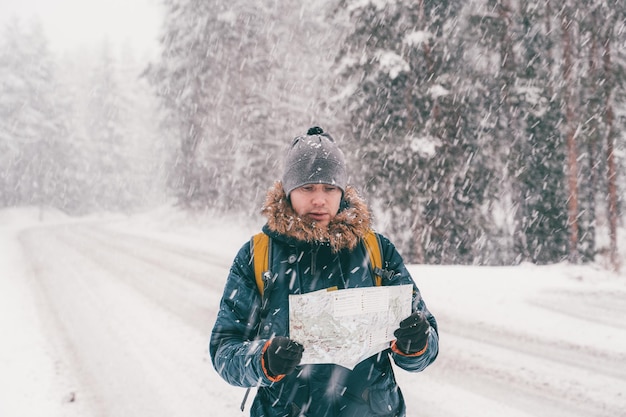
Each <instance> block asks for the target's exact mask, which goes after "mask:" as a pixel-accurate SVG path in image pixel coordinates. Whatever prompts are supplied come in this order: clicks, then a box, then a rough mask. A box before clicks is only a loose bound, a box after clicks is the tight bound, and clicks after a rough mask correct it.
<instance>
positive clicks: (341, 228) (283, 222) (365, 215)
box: [261, 181, 372, 252]
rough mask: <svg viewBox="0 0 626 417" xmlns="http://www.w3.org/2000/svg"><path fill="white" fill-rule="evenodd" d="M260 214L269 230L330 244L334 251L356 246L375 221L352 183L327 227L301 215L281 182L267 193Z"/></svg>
mask: <svg viewBox="0 0 626 417" xmlns="http://www.w3.org/2000/svg"><path fill="white" fill-rule="evenodd" d="M261 213H262V214H264V215H265V216H266V217H267V225H266V227H267V228H268V229H269V230H270V231H272V232H275V233H278V234H281V235H284V236H286V237H287V238H291V239H295V240H298V241H303V242H308V243H315V242H320V243H328V244H329V245H330V247H331V248H332V250H333V252H339V251H340V250H342V249H349V250H351V249H354V248H355V247H356V245H357V244H358V243H359V241H360V239H362V238H363V236H365V234H366V232H367V231H368V230H369V229H370V228H371V223H372V219H371V215H370V211H369V209H368V207H367V204H366V203H365V201H363V199H362V198H361V197H360V196H359V195H358V193H357V191H356V189H354V188H353V187H351V186H347V187H346V190H345V193H344V195H343V201H342V204H341V208H340V209H339V213H337V215H336V216H335V217H334V218H333V219H332V220H331V221H330V223H329V224H328V228H320V227H317V225H316V223H315V222H310V221H308V220H307V219H303V218H301V217H300V216H298V215H297V214H296V212H295V210H294V209H293V208H292V207H291V203H290V202H289V201H288V200H287V195H286V194H285V191H284V189H283V185H282V183H281V182H280V181H277V182H276V183H274V186H273V187H272V188H270V189H269V191H268V192H267V197H266V199H265V204H264V205H263V209H262V210H261Z"/></svg>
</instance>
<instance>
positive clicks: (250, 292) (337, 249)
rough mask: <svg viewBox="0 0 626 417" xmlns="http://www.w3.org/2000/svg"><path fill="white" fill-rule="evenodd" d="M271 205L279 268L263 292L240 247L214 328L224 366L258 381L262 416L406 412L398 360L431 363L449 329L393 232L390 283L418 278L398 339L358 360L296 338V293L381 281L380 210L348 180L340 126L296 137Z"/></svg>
mask: <svg viewBox="0 0 626 417" xmlns="http://www.w3.org/2000/svg"><path fill="white" fill-rule="evenodd" d="M263 214H264V215H265V216H266V217H267V223H266V224H265V226H264V227H263V232H264V233H265V234H267V235H268V236H269V237H270V238H271V248H272V249H271V260H270V265H269V268H270V273H269V274H266V275H265V277H266V280H265V286H264V288H263V291H262V293H263V294H261V291H260V289H259V288H258V286H257V283H256V280H255V273H254V266H253V264H254V262H253V259H252V255H253V253H252V251H251V247H250V244H245V245H244V246H243V247H242V248H241V249H240V250H239V253H238V254H237V256H236V258H235V260H234V262H233V265H232V267H231V269H230V272H229V276H228V279H227V282H226V286H225V289H224V295H223V297H222V301H221V305H220V311H219V313H218V317H217V320H216V322H215V326H214V328H213V332H212V335H211V342H210V354H211V359H212V361H213V365H214V367H215V369H216V370H217V372H218V373H219V374H220V375H221V377H222V378H224V380H226V381H227V382H228V383H230V384H232V385H235V386H240V387H258V390H257V395H256V397H255V399H254V402H253V404H252V407H251V409H250V415H251V416H253V417H260V416H264V417H278V416H280V417H287V416H289V417H295V416H302V417H304V416H306V417H323V416H325V417H332V416H342V417H348V416H350V417H366V416H389V417H392V416H393V417H399V416H405V414H406V407H405V402H404V399H403V397H402V393H401V391H400V389H399V387H398V386H397V383H396V381H395V377H394V373H393V369H392V364H391V360H393V361H394V362H395V363H396V365H397V366H398V367H399V368H402V369H404V370H407V371H413V372H418V371H422V370H423V369H425V368H426V367H427V366H428V365H430V364H431V363H432V362H433V361H434V360H435V358H436V357H437V354H438V351H439V338H438V332H437V322H436V321H435V318H434V317H433V316H432V314H431V313H430V312H429V311H428V309H427V308H426V305H425V304H424V301H423V300H422V298H421V296H420V294H419V290H418V289H417V287H416V286H415V283H414V282H413V280H412V278H411V276H410V274H409V272H408V271H407V269H406V267H405V265H404V263H403V261H402V258H401V256H400V254H399V253H398V252H397V251H396V249H395V247H394V246H393V244H392V243H391V242H390V241H389V240H388V239H387V238H385V237H384V236H382V235H378V239H379V242H380V248H381V252H382V258H383V268H384V270H385V271H386V273H385V274H384V275H385V279H384V280H383V282H382V285H403V284H412V285H413V303H412V314H411V315H410V317H408V318H406V319H405V320H402V321H401V322H400V323H399V324H398V330H396V332H395V333H394V335H395V337H396V338H397V339H396V340H395V341H393V342H392V344H391V346H390V347H389V348H388V349H386V350H384V351H383V352H380V353H379V354H376V355H374V356H372V357H370V358H367V359H365V360H363V361H361V362H360V363H359V364H357V365H356V366H355V367H354V369H352V370H349V369H347V368H344V367H342V366H339V365H335V364H304V365H301V364H300V360H301V358H302V352H303V349H304V348H303V346H302V345H301V344H299V343H298V341H297V340H291V339H290V338H289V301H288V297H289V294H304V293H308V292H311V291H317V290H320V289H325V288H331V287H337V288H338V289H346V288H356V287H371V286H374V285H375V280H374V277H373V274H372V271H371V268H368V267H367V265H368V255H367V253H366V252H367V251H366V250H365V248H364V244H363V238H364V236H365V235H366V233H367V232H368V231H369V230H370V227H371V216H370V212H369V210H368V208H367V205H366V204H365V202H364V201H363V200H362V199H361V198H360V197H359V196H358V194H357V192H356V191H355V190H354V188H352V187H350V186H348V185H347V173H346V164H345V160H344V155H343V153H342V152H341V150H340V149H339V148H338V147H337V144H336V143H335V141H334V140H333V138H332V137H331V136H330V135H328V134H327V133H324V132H323V131H322V129H320V128H319V127H314V128H311V129H309V131H308V132H307V135H304V136H299V137H297V138H295V139H294V141H293V143H292V145H291V147H290V149H289V151H288V153H287V156H286V163H285V169H284V173H283V178H282V182H277V183H276V184H275V185H274V187H273V188H271V189H270V190H269V192H268V194H267V198H266V201H265V204H264V207H263Z"/></svg>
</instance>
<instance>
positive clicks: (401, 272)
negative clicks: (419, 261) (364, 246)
mask: <svg viewBox="0 0 626 417" xmlns="http://www.w3.org/2000/svg"><path fill="white" fill-rule="evenodd" d="M379 238H380V243H381V250H382V253H383V262H384V265H383V269H386V270H388V271H394V273H395V274H394V276H393V278H391V282H389V283H386V284H385V285H404V284H412V285H413V305H412V312H413V313H415V312H417V311H421V312H423V313H424V314H425V316H426V319H427V320H428V322H429V323H430V330H429V335H428V342H427V344H426V347H425V349H424V350H423V351H421V352H418V353H416V354H413V355H407V354H404V353H402V352H400V351H399V350H398V349H394V346H395V343H394V344H392V349H391V352H392V353H391V355H392V358H393V360H394V362H395V363H396V365H398V366H399V367H400V368H402V369H404V370H406V371H411V372H420V371H423V370H424V369H426V367H427V366H428V365H430V364H431V363H433V362H434V360H435V359H436V358H437V355H438V353H439V331H438V327H437V321H436V320H435V317H434V316H433V315H432V314H431V312H430V311H429V310H428V308H427V307H426V303H425V302H424V299H423V298H422V296H421V294H420V291H419V289H418V287H417V285H416V284H415V282H414V281H413V278H412V277H411V274H410V273H409V271H408V270H407V268H406V266H405V265H404V261H403V260H402V256H400V254H399V253H398V251H397V249H396V248H395V246H394V245H393V243H391V242H390V241H389V240H388V239H387V238H386V237H384V236H382V235H379ZM398 325H399V323H398Z"/></svg>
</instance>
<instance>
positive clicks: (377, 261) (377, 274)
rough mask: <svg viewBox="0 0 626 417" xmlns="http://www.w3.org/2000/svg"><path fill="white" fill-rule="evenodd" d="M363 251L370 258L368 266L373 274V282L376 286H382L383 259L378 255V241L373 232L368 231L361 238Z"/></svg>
mask: <svg viewBox="0 0 626 417" xmlns="http://www.w3.org/2000/svg"><path fill="white" fill-rule="evenodd" d="M363 242H364V243H365V249H366V250H367V254H368V255H369V258H370V266H371V267H372V272H373V273H374V281H375V283H376V285H377V286H380V285H382V274H381V272H382V271H383V257H382V255H381V253H380V241H379V239H378V235H377V234H376V233H374V231H373V230H368V231H367V233H366V234H365V236H363Z"/></svg>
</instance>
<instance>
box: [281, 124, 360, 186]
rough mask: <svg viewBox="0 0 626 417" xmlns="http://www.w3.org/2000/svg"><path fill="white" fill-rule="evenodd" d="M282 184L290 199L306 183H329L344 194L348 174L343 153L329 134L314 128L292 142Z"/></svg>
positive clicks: (316, 127)
mask: <svg viewBox="0 0 626 417" xmlns="http://www.w3.org/2000/svg"><path fill="white" fill-rule="evenodd" d="M282 182H283V188H284V190H285V193H286V194H287V196H289V194H290V193H291V192H292V191H293V190H295V189H296V188H298V187H301V186H303V185H306V184H330V185H334V186H336V187H339V188H340V189H341V191H342V192H345V190H346V185H347V182H348V175H347V173H346V162H345V158H344V155H343V152H341V149H339V147H338V146H337V143H336V142H335V140H334V139H333V138H332V137H331V136H330V135H329V134H328V133H324V131H323V130H322V129H321V128H320V127H318V126H314V127H312V128H310V129H309V130H308V132H307V134H306V135H304V136H298V137H296V138H295V139H294V140H293V142H292V144H291V147H290V148H289V151H288V152H287V157H286V160H285V170H284V171H283V180H282Z"/></svg>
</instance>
